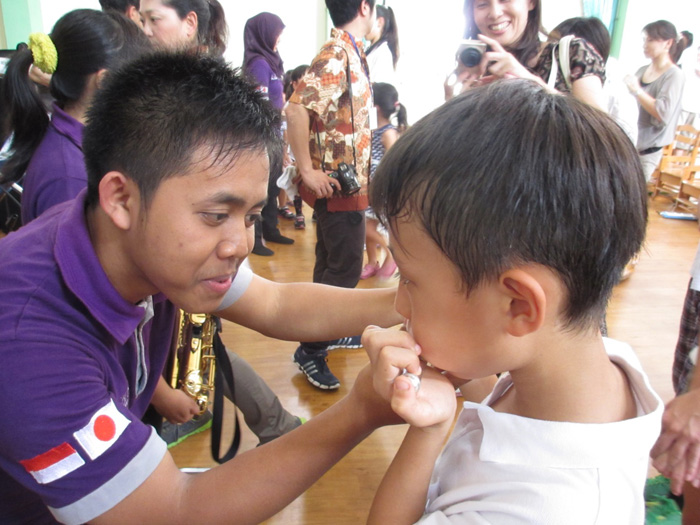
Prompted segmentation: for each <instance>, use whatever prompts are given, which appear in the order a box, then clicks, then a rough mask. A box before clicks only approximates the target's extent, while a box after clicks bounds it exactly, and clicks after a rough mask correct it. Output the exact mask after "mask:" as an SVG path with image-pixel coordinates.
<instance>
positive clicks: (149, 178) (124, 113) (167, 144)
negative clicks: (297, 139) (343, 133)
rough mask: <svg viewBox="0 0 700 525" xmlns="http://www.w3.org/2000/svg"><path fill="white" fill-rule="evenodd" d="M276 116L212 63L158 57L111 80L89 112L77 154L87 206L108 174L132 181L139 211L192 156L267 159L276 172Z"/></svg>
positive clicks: (245, 84)
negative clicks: (84, 174) (81, 158)
mask: <svg viewBox="0 0 700 525" xmlns="http://www.w3.org/2000/svg"><path fill="white" fill-rule="evenodd" d="M279 124H280V123H279V115H278V112H277V111H275V110H274V109H273V108H272V106H271V105H270V104H269V103H268V102H267V101H265V100H263V98H262V96H261V95H260V94H259V93H257V92H256V90H255V86H254V85H253V84H251V83H250V82H249V81H247V80H246V79H245V78H243V76H242V75H239V74H238V71H237V70H234V69H231V68H229V67H228V66H226V64H225V63H224V62H223V61H222V60H220V59H217V58H213V57H207V56H201V55H192V54H172V53H157V54H152V55H149V56H146V57H143V58H141V59H139V60H136V61H134V62H131V63H130V64H128V65H127V66H125V67H124V68H122V69H121V70H119V71H118V72H116V73H114V74H113V75H110V77H109V78H108V80H107V82H105V85H104V86H103V88H102V89H101V90H100V91H99V93H98V94H97V95H96V96H95V99H94V102H93V104H92V106H91V108H90V110H89V112H88V123H87V126H86V128H85V132H84V136H83V153H84V155H85V164H86V166H87V172H88V198H87V200H88V204H89V205H90V206H95V205H96V204H97V203H98V201H99V192H98V186H99V183H100V180H101V179H102V177H103V176H104V175H105V174H106V173H108V172H110V171H119V172H122V173H124V174H125V175H127V176H128V177H129V178H131V179H132V180H134V181H135V182H136V184H137V186H138V188H139V191H140V192H141V199H142V203H143V206H144V207H145V208H147V207H148V205H149V204H150V202H151V200H152V198H153V195H154V194H155V191H156V189H157V188H158V186H159V185H160V183H161V182H162V181H163V180H165V179H167V178H169V177H173V176H178V175H185V174H187V173H188V171H189V169H190V168H191V165H192V163H193V162H195V161H196V160H198V159H197V158H195V154H196V153H197V150H201V148H208V149H209V151H210V152H211V154H212V155H213V157H214V160H213V161H212V163H213V164H217V163H224V165H227V164H228V163H230V162H235V160H236V158H238V156H239V155H241V154H242V153H245V152H257V151H260V152H267V154H268V157H269V159H270V168H271V169H272V170H274V172H275V173H278V172H279V171H281V169H282V140H281V138H280V137H279V132H278V130H279Z"/></svg>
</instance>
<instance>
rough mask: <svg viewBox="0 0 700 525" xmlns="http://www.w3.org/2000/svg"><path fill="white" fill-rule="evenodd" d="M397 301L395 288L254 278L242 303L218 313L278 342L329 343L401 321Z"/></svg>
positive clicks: (242, 297)
mask: <svg viewBox="0 0 700 525" xmlns="http://www.w3.org/2000/svg"><path fill="white" fill-rule="evenodd" d="M395 296H396V289H395V288H375V289H366V290H363V289H354V288H340V287H337V286H327V285H323V284H312V283H289V284H283V283H276V282H273V281H269V280H267V279H264V278H262V277H260V276H258V275H255V276H253V280H252V282H251V283H250V286H248V289H247V290H246V291H245V293H244V294H243V295H242V296H241V298H240V299H238V300H237V301H236V302H235V303H233V304H232V305H231V306H229V307H228V308H225V309H224V310H220V311H219V312H217V313H216V314H217V315H218V316H220V317H222V318H224V319H227V320H229V321H232V322H234V323H237V324H240V325H243V326H245V327H247V328H251V329H253V330H256V331H258V332H260V333H262V334H264V335H266V336H268V337H274V338H276V339H285V340H288V341H326V340H329V339H337V338H339V337H348V336H352V335H357V334H360V333H362V331H363V330H364V329H365V327H366V326H367V325H370V324H375V325H379V326H383V327H390V326H395V325H397V324H399V323H401V322H403V318H402V317H401V316H400V315H399V314H398V313H397V312H396V310H395V309H394V297H395Z"/></svg>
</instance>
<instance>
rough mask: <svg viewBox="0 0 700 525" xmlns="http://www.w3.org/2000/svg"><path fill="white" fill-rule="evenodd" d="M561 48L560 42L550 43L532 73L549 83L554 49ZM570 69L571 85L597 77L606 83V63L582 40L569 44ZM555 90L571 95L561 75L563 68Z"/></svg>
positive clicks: (556, 52) (573, 40) (558, 76)
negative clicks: (590, 77) (591, 76)
mask: <svg viewBox="0 0 700 525" xmlns="http://www.w3.org/2000/svg"><path fill="white" fill-rule="evenodd" d="M555 46H559V42H550V43H548V44H547V45H546V46H545V48H544V51H542V53H540V57H539V58H538V59H537V64H535V67H533V68H532V69H531V71H532V73H533V74H535V75H537V76H538V77H540V78H541V79H542V80H544V81H545V82H547V80H548V79H549V73H550V71H552V49H553V48H554V47H555ZM555 54H556V55H557V59H558V58H559V49H557V50H556V51H555ZM569 69H570V70H571V83H572V84H573V83H574V82H575V81H576V80H578V79H580V78H583V77H587V76H590V75H595V76H597V77H599V78H600V82H601V85H602V84H604V83H605V62H604V61H603V57H601V56H600V54H599V53H598V51H596V49H595V48H594V47H593V46H592V45H591V44H589V43H588V42H587V41H586V40H584V39H582V38H574V39H572V40H571V43H570V44H569ZM554 89H556V90H557V91H560V92H561V93H569V92H570V90H569V88H568V87H567V86H566V81H565V80H564V77H562V75H561V68H559V72H558V73H557V80H556V83H555V84H554Z"/></svg>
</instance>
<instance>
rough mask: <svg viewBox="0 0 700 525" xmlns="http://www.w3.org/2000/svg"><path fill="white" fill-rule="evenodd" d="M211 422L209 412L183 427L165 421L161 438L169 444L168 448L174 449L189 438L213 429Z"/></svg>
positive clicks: (184, 424)
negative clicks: (210, 428)
mask: <svg viewBox="0 0 700 525" xmlns="http://www.w3.org/2000/svg"><path fill="white" fill-rule="evenodd" d="M211 421H212V415H211V412H209V411H208V410H207V411H206V412H204V414H202V415H201V416H197V417H195V418H193V419H190V420H189V421H188V422H187V423H182V424H181V425H176V424H175V423H170V422H168V421H163V426H162V427H161V430H160V437H161V439H162V440H163V441H165V442H166V443H167V445H168V448H170V447H174V446H175V445H177V444H178V443H182V442H183V441H184V440H186V439H187V438H188V437H190V436H194V435H195V434H198V433H200V432H202V431H203V430H206V429H208V428H209V427H211Z"/></svg>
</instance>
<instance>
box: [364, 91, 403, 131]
mask: <svg viewBox="0 0 700 525" xmlns="http://www.w3.org/2000/svg"><path fill="white" fill-rule="evenodd" d="M372 93H373V94H374V105H375V106H377V109H378V111H379V113H381V115H382V117H384V118H385V119H387V120H389V119H390V118H391V117H392V116H394V115H396V123H397V124H398V129H399V132H403V131H404V130H405V129H406V128H407V127H408V113H407V112H406V106H404V105H403V104H401V102H399V92H398V91H396V88H395V87H394V86H392V85H391V84H387V83H384V82H375V83H374V84H372Z"/></svg>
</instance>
